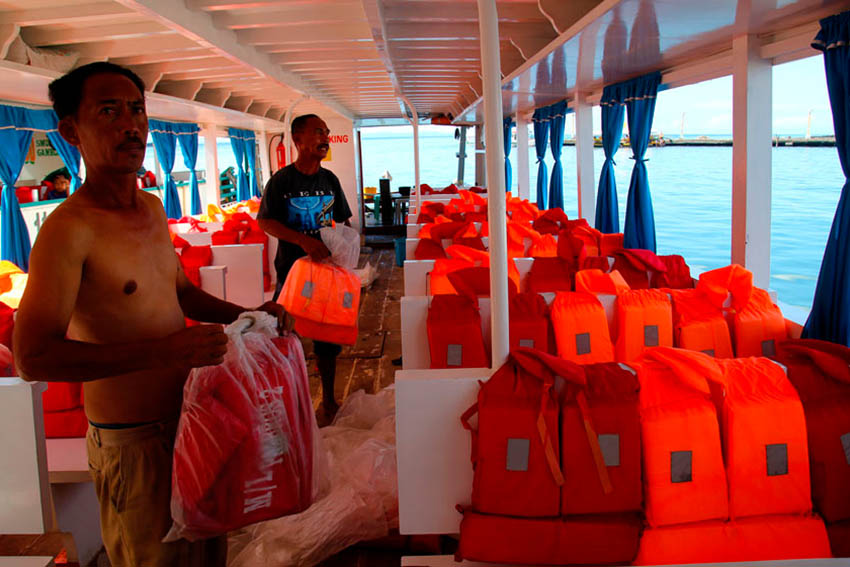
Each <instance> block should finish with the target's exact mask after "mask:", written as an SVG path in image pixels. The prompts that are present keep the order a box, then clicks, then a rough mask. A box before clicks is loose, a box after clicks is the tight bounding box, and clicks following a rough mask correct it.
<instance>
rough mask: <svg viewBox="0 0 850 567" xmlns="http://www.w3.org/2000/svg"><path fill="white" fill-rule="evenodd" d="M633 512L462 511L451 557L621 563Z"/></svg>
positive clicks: (631, 542)
mask: <svg viewBox="0 0 850 567" xmlns="http://www.w3.org/2000/svg"><path fill="white" fill-rule="evenodd" d="M640 531H641V521H640V515H639V514H614V515H611V514H606V515H597V516H575V517H570V516H568V517H564V518H512V517H508V516H490V515H486V514H478V513H476V512H472V511H467V510H464V512H463V520H462V521H461V523H460V545H459V547H458V551H457V553H456V554H455V560H456V561H461V560H469V561H483V562H488V563H494V564H517V565H627V564H629V563H630V562H631V561H632V559H633V558H634V557H635V554H636V553H637V550H638V542H639V539H640Z"/></svg>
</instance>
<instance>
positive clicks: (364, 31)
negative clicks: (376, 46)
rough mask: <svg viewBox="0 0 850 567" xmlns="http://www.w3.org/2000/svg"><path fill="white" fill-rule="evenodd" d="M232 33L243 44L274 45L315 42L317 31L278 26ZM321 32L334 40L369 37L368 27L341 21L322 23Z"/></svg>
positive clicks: (302, 27)
mask: <svg viewBox="0 0 850 567" xmlns="http://www.w3.org/2000/svg"><path fill="white" fill-rule="evenodd" d="M354 23H355V24H356V23H357V22H354ZM234 33H235V34H236V38H237V40H238V41H239V42H240V43H242V44H245V45H275V44H287V43H311V44H312V43H315V42H316V40H317V34H318V33H319V32H318V30H316V28H314V27H311V26H278V27H269V28H257V29H246V30H236V31H235V32H234ZM321 34H322V35H326V36H327V37H333V38H334V40H336V41H339V40H352V41H356V40H362V39H367V38H368V39H371V36H370V35H369V28H368V27H366V26H365V25H352V24H351V23H342V22H339V23H331V24H322V26H321Z"/></svg>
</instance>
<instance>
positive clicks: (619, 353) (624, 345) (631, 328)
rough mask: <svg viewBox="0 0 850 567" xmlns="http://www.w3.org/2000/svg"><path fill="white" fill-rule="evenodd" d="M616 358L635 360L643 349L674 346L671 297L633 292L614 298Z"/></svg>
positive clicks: (659, 291) (650, 292) (658, 291)
mask: <svg viewBox="0 0 850 567" xmlns="http://www.w3.org/2000/svg"><path fill="white" fill-rule="evenodd" d="M616 320H617V343H616V351H615V352H616V357H617V360H618V361H619V362H631V361H633V360H636V359H637V358H638V357H639V356H640V355H641V353H643V352H644V351H645V350H646V349H648V348H651V347H656V346H666V347H669V346H673V310H672V307H671V305H670V297H669V296H668V295H667V294H666V293H664V292H663V291H661V290H658V289H636V290H632V291H627V292H625V293H622V294H620V295H619V296H618V297H617V317H616Z"/></svg>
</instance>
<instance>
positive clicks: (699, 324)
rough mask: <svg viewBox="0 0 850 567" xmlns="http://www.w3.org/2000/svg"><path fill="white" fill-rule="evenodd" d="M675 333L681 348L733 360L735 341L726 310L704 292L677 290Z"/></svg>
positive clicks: (673, 294)
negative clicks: (710, 299) (725, 314)
mask: <svg viewBox="0 0 850 567" xmlns="http://www.w3.org/2000/svg"><path fill="white" fill-rule="evenodd" d="M671 296H672V298H673V331H674V341H675V344H676V346H677V347H679V348H685V349H688V350H697V351H700V352H704V353H705V354H708V355H710V356H715V357H717V358H732V357H733V356H735V354H734V353H733V351H732V338H731V337H730V335H729V326H728V325H727V324H726V319H725V318H724V317H723V310H722V309H721V308H720V307H718V306H716V305H713V304H712V303H711V302H710V301H708V300H707V299H706V297H705V296H704V295H703V293H702V292H701V291H700V290H696V289H681V290H679V289H674V290H671Z"/></svg>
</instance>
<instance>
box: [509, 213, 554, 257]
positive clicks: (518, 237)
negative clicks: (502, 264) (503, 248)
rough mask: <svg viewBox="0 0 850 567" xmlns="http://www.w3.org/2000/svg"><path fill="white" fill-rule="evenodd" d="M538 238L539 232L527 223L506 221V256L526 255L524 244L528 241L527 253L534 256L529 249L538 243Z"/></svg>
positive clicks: (539, 236)
mask: <svg viewBox="0 0 850 567" xmlns="http://www.w3.org/2000/svg"><path fill="white" fill-rule="evenodd" d="M540 238H541V235H540V233H539V232H537V231H536V230H534V229H532V228H531V227H530V226H529V225H527V224H520V223H518V222H514V221H508V224H507V239H508V256H509V257H511V258H521V257H524V256H525V255H526V254H525V251H526V247H527V246H526V244H527V243H530V245H529V246H528V249H529V253H528V255H529V256H532V257H534V254H533V253H532V252H531V251H532V249H534V247H535V246H536V245H537V244H538V243H539V241H540ZM553 256H554V254H553Z"/></svg>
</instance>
